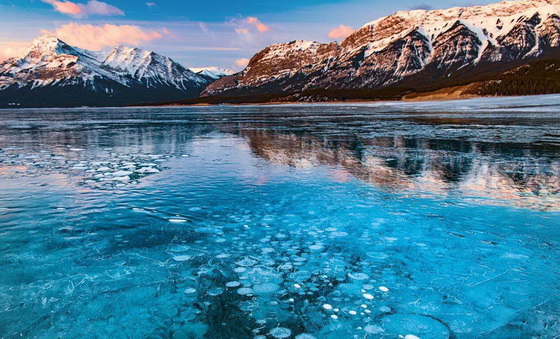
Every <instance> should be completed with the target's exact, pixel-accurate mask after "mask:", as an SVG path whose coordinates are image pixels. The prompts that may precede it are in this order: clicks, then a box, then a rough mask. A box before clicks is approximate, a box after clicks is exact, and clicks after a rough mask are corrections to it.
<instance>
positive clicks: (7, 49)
mask: <svg viewBox="0 0 560 339" xmlns="http://www.w3.org/2000/svg"><path fill="white" fill-rule="evenodd" d="M28 47H29V43H27V42H21V41H0V62H2V61H4V60H6V59H9V58H13V57H18V56H21V55H22V54H23V53H24V52H25V51H26V50H27V48H28Z"/></svg>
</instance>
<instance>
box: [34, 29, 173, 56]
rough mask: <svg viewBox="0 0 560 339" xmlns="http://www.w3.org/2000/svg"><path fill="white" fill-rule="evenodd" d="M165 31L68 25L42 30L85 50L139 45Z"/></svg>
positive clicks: (161, 36)
mask: <svg viewBox="0 0 560 339" xmlns="http://www.w3.org/2000/svg"><path fill="white" fill-rule="evenodd" d="M165 32H167V30H166V29H163V30H162V31H161V33H160V32H158V31H154V30H151V31H146V30H143V29H141V28H140V27H138V26H133V25H112V24H105V25H100V26H97V25H89V24H88V25H81V24H77V23H74V22H73V23H69V24H66V25H62V26H60V27H58V28H56V29H55V30H53V31H47V30H43V31H42V33H49V34H52V35H54V36H56V37H58V38H59V39H60V40H63V41H65V42H67V43H68V44H70V45H73V46H77V47H80V48H85V49H92V50H100V49H103V48H106V47H114V46H117V45H120V44H126V45H141V44H142V43H144V42H148V41H152V40H157V39H161V38H163V36H164V35H166V33H165Z"/></svg>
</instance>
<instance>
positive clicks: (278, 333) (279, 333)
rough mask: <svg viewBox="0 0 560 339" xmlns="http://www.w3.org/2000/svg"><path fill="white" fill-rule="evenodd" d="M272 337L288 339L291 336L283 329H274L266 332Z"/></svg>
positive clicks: (287, 330) (289, 331) (288, 331)
mask: <svg viewBox="0 0 560 339" xmlns="http://www.w3.org/2000/svg"><path fill="white" fill-rule="evenodd" d="M268 334H270V335H271V336H272V337H274V338H276V339H283V338H289V337H290V336H291V335H292V331H291V330H289V329H287V328H285V327H276V328H273V329H272V330H270V332H268Z"/></svg>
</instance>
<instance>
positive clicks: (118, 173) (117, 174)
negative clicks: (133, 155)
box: [113, 171, 132, 177]
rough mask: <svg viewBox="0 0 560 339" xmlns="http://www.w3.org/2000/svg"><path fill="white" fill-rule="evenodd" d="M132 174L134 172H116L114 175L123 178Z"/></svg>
mask: <svg viewBox="0 0 560 339" xmlns="http://www.w3.org/2000/svg"><path fill="white" fill-rule="evenodd" d="M131 174H132V172H130V171H116V172H114V173H113V175H114V176H115V177H122V176H125V175H131Z"/></svg>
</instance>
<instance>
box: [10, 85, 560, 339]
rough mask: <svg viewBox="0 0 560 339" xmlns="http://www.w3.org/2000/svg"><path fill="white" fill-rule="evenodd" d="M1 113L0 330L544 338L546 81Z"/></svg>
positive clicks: (548, 229)
mask: <svg viewBox="0 0 560 339" xmlns="http://www.w3.org/2000/svg"><path fill="white" fill-rule="evenodd" d="M0 122H1V123H0V268H1V273H2V274H0V337H8V338H9V337H36V338H61V337H64V338H74V337H87V338H92V337H110V338H145V337H149V338H164V337H165V338H167V337H173V338H198V337H207V338H259V339H264V338H298V339H309V338H364V337H371V338H407V339H412V338H415V337H419V338H482V337H484V338H528V337H541V338H545V337H546V338H554V337H558V336H559V335H560V279H559V278H560V268H559V267H560V265H558V263H559V262H560V247H559V245H560V243H559V242H560V222H559V220H560V213H559V211H560V199H559V198H560V196H559V192H560V96H542V97H529V98H498V99H479V100H467V101H453V102H438V103H415V104H407V103H378V104H373V105H370V104H364V105H358V104H349V105H294V106H260V107H252V106H244V107H197V108H194V107H182V108H118V109H45V110H5V111H0Z"/></svg>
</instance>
